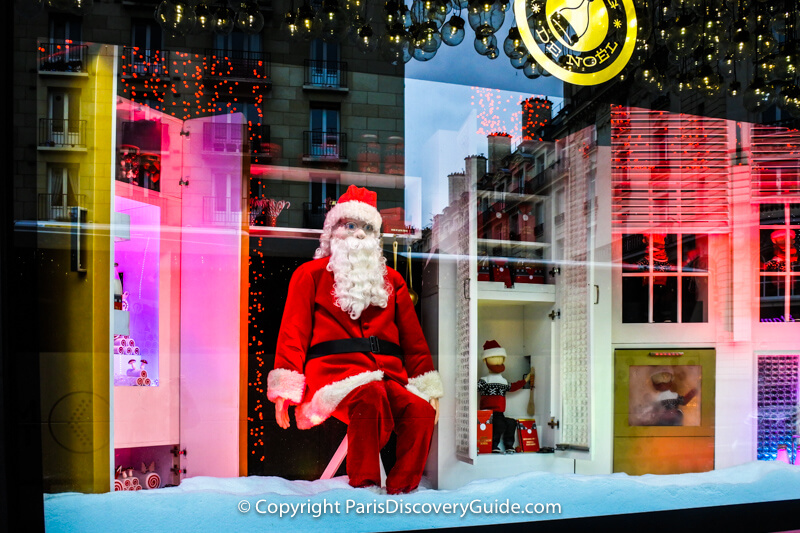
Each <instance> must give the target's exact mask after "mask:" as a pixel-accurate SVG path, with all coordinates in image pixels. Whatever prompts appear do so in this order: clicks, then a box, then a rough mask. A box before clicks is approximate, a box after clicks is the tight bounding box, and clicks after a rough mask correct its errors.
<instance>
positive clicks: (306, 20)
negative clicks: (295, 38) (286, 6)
mask: <svg viewBox="0 0 800 533" xmlns="http://www.w3.org/2000/svg"><path fill="white" fill-rule="evenodd" d="M295 22H296V24H297V34H298V35H299V36H300V38H302V39H303V40H305V41H309V40H311V39H313V38H314V37H316V36H317V34H318V33H319V28H318V24H317V18H316V13H314V9H313V8H312V7H311V6H310V5H308V4H303V5H302V6H300V7H298V8H297V14H296V15H295Z"/></svg>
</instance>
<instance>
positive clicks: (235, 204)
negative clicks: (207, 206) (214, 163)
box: [212, 173, 242, 213]
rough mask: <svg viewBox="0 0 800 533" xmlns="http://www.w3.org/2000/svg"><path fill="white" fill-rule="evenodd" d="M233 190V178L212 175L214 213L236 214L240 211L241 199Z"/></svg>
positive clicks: (227, 175)
mask: <svg viewBox="0 0 800 533" xmlns="http://www.w3.org/2000/svg"><path fill="white" fill-rule="evenodd" d="M233 189H234V188H233V177H232V176H231V175H230V174H224V173H220V174H214V178H213V181H212V192H213V196H214V210H215V211H217V212H223V213H238V212H239V211H241V210H242V206H241V199H240V198H239V197H238V194H234V193H235V191H234V190H233Z"/></svg>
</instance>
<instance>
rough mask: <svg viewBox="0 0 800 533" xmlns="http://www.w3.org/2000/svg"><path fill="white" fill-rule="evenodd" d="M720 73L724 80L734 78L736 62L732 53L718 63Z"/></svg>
mask: <svg viewBox="0 0 800 533" xmlns="http://www.w3.org/2000/svg"><path fill="white" fill-rule="evenodd" d="M719 68H720V72H721V73H722V75H723V76H725V77H726V78H734V77H735V75H734V74H735V68H736V61H735V60H734V59H733V53H731V52H728V54H727V55H726V56H725V57H724V58H722V60H721V61H720V62H719Z"/></svg>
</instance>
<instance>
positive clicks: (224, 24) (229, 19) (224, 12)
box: [214, 6, 236, 35]
mask: <svg viewBox="0 0 800 533" xmlns="http://www.w3.org/2000/svg"><path fill="white" fill-rule="evenodd" d="M235 24H236V13H234V12H233V10H232V9H231V8H229V7H228V6H221V7H219V8H217V12H216V13H214V33H217V34H219V35H228V34H229V33H230V32H232V31H233V27H234V25H235Z"/></svg>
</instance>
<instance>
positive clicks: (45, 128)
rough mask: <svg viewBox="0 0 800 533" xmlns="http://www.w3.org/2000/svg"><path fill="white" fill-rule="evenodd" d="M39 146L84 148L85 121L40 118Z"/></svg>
mask: <svg viewBox="0 0 800 533" xmlns="http://www.w3.org/2000/svg"><path fill="white" fill-rule="evenodd" d="M39 147H40V148H86V121H85V120H76V119H59V118H40V119H39Z"/></svg>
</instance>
